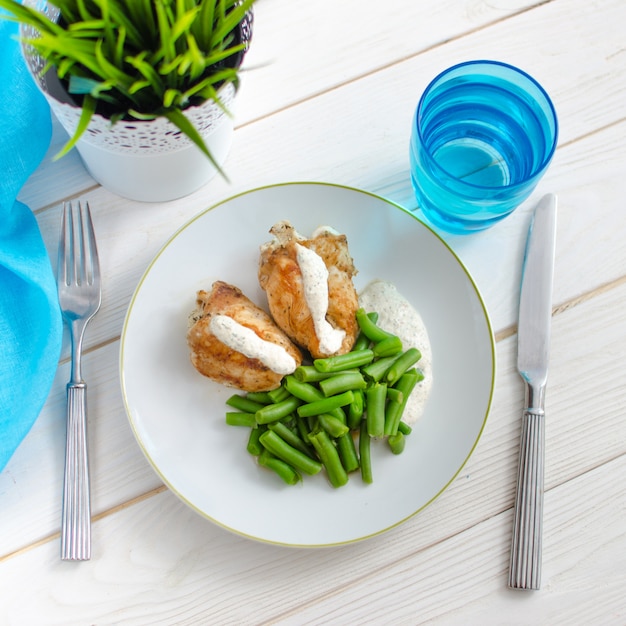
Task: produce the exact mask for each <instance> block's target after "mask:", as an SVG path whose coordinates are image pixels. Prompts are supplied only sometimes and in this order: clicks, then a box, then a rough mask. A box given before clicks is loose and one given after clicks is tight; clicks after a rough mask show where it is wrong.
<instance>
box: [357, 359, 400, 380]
mask: <svg viewBox="0 0 626 626" xmlns="http://www.w3.org/2000/svg"><path fill="white" fill-rule="evenodd" d="M397 358H398V356H397V355H396V356H385V357H382V358H378V359H376V360H375V361H372V362H371V363H370V364H369V365H366V366H365V367H362V368H361V373H362V374H363V375H364V376H367V378H371V379H372V380H375V381H376V382H378V381H379V380H381V379H382V378H384V376H385V375H386V374H387V372H388V371H389V368H390V367H391V366H392V365H393V364H394V362H395V361H396V359H397Z"/></svg>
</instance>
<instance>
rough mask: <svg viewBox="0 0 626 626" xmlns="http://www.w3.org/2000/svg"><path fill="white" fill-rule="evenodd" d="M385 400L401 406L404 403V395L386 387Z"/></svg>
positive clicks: (393, 388)
mask: <svg viewBox="0 0 626 626" xmlns="http://www.w3.org/2000/svg"><path fill="white" fill-rule="evenodd" d="M387 400H389V401H391V402H398V403H399V404H402V402H404V394H403V393H402V392H401V391H400V390H399V389H396V388H395V387H390V386H389V385H387Z"/></svg>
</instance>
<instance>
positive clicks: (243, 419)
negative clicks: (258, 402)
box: [226, 411, 256, 428]
mask: <svg viewBox="0 0 626 626" xmlns="http://www.w3.org/2000/svg"><path fill="white" fill-rule="evenodd" d="M226 423H227V424H228V425H229V426H247V427H248V428H254V427H255V426H256V420H255V419H254V413H239V412H236V411H229V412H227V413H226Z"/></svg>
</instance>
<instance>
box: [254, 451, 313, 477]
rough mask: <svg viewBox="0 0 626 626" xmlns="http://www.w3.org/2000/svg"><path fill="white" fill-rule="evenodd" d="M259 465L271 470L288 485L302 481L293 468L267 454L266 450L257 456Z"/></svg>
mask: <svg viewBox="0 0 626 626" xmlns="http://www.w3.org/2000/svg"><path fill="white" fill-rule="evenodd" d="M259 465H261V466H263V467H267V468H268V469H271V470H273V471H274V472H275V473H276V474H277V475H278V476H280V478H282V479H283V481H284V482H286V483H287V484H288V485H295V484H297V483H299V482H300V481H301V480H302V476H300V474H299V473H298V472H297V471H296V469H295V468H294V467H292V466H291V465H289V463H285V461H283V460H282V459H279V458H277V457H275V456H272V455H271V454H269V453H267V450H266V451H265V452H264V453H263V454H261V455H260V456H259Z"/></svg>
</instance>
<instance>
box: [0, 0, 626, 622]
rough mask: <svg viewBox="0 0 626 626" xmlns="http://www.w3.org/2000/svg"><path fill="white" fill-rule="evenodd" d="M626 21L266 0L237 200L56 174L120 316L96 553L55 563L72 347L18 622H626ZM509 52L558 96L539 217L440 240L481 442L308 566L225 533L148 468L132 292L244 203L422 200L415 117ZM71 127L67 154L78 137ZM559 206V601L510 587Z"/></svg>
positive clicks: (44, 175) (40, 472) (98, 443)
mask: <svg viewBox="0 0 626 626" xmlns="http://www.w3.org/2000/svg"><path fill="white" fill-rule="evenodd" d="M624 24H626V3H624V2H623V0H596V1H590V0H548V1H545V0H542V1H539V0H496V1H495V2H482V1H479V0H462V1H461V0H459V1H456V2H454V1H451V0H420V1H419V2H416V1H415V0H390V1H389V2H386V3H384V2H383V3H380V2H375V1H374V0H342V1H341V2H338V1H337V0H317V1H316V2H309V3H305V2H292V1H291V0H260V1H259V2H258V4H257V8H256V19H255V32H254V39H253V45H252V49H251V51H250V53H249V56H248V58H247V62H246V63H247V66H248V67H249V68H250V71H249V72H248V73H247V74H246V76H245V80H244V83H243V86H242V89H241V92H240V97H239V99H238V102H239V104H238V117H237V130H236V133H235V141H234V145H233V148H232V151H231V153H230V156H229V158H228V161H227V163H226V168H227V171H228V173H229V175H230V178H231V182H230V184H227V183H225V182H224V181H222V180H220V179H214V180H213V181H212V182H211V183H209V184H208V185H207V186H206V187H205V188H203V189H201V190H200V191H198V192H196V193H195V194H193V195H192V196H190V197H187V198H184V199H182V200H178V201H174V202H169V203H165V204H154V205H146V204H140V203H134V202H130V201H128V200H125V199H123V198H120V197H118V196H115V195H113V194H111V193H110V192H107V191H106V190H104V189H102V188H101V187H99V186H98V185H97V184H95V183H94V181H93V180H92V179H91V178H90V176H89V175H88V174H87V173H86V171H85V170H84V168H83V166H82V164H81V162H80V160H79V158H78V156H77V155H76V154H71V155H69V156H68V157H66V158H64V159H62V160H60V161H58V162H52V161H51V159H50V158H47V159H46V160H45V162H44V163H43V164H42V165H41V167H40V168H39V169H38V170H37V171H36V172H35V174H34V175H33V176H32V178H31V180H30V181H29V183H28V185H27V187H26V188H25V189H24V191H23V193H22V195H21V200H22V201H24V202H26V203H27V204H28V205H29V206H30V207H31V208H32V209H33V210H34V211H35V213H36V215H37V219H38V220H39V224H40V226H41V230H42V232H43V235H44V238H45V241H46V244H47V246H48V248H49V251H50V254H51V256H52V257H53V258H54V255H55V254H56V246H57V233H58V226H59V220H60V206H61V202H62V201H63V200H65V199H76V198H81V199H87V200H89V202H90V204H91V206H92V209H93V211H94V221H95V225H96V228H97V232H98V238H99V246H100V252H101V261H102V266H103V271H104V293H103V307H102V309H101V311H100V313H99V314H98V315H97V317H96V318H95V320H94V321H93V322H92V323H91V325H90V327H89V329H88V333H87V337H86V342H87V354H86V371H85V378H86V379H87V381H88V382H89V385H90V390H89V401H90V424H89V428H90V448H91V470H92V506H93V515H94V519H93V558H92V560H91V561H89V562H83V563H68V562H61V561H60V559H59V525H60V506H61V498H60V495H61V483H62V473H63V453H64V432H65V425H64V416H65V382H66V380H67V377H68V362H67V354H68V351H67V340H66V345H65V347H64V351H63V357H62V360H61V363H60V366H59V370H58V375H57V378H56V379H55V382H54V385H53V388H52V391H51V393H50V397H49V399H48V402H47V404H46V405H45V407H44V409H43V411H42V413H41V415H40V417H39V418H38V420H37V422H36V424H35V426H34V427H33V429H32V431H31V432H30V434H29V435H28V436H27V438H26V439H25V440H24V442H23V444H22V445H21V446H20V448H19V449H18V451H17V452H16V454H15V455H14V457H13V458H12V459H11V461H10V462H9V464H8V465H7V467H6V468H5V470H4V471H3V472H2V473H1V474H0V511H1V514H0V598H1V599H0V624H11V625H13V624H16V625H18V624H19V625H22V624H26V625H31V624H64V625H68V624H116V623H119V624H125V625H127V624H266V623H272V624H274V623H278V624H298V625H300V624H365V623H368V624H369V623H371V624H419V623H438V624H551V625H553V624H624V623H626V591H625V589H626V416H625V415H624V411H625V409H624V407H626V384H625V383H624V364H623V359H624V356H625V355H626V349H625V348H626V314H625V313H624V308H625V307H626V211H625V210H624V195H625V192H626V184H625V181H626V107H625V104H626V44H625V43H624V41H625V40H624V35H623V27H624ZM472 58H493V59H498V60H502V61H505V62H509V63H512V64H514V65H518V66H519V67H522V68H523V69H525V70H526V71H527V72H529V73H530V74H532V75H533V76H535V77H536V78H537V79H538V80H539V81H540V82H541V83H542V84H543V85H544V87H545V88H546V89H547V91H548V92H549V93H550V95H551V96H552V98H553V100H554V103H555V105H556V108H557V111H558V114H559V118H560V126H561V134H560V144H559V148H558V150H557V153H556V157H555V159H554V161H553V164H552V166H551V168H550V170H549V172H548V173H547V175H546V176H545V178H544V179H543V181H542V182H541V183H540V186H539V187H538V189H537V190H536V193H535V194H534V195H533V197H532V198H531V199H530V200H529V201H528V202H527V203H525V204H524V205H523V206H522V207H520V208H519V209H518V210H517V211H516V212H515V213H514V214H513V215H512V216H511V217H510V218H508V219H507V220H505V221H504V222H503V223H501V224H500V225H498V226H496V227H494V228H492V229H491V230H489V231H487V232H484V233H482V234H478V235H474V236H470V237H466V238H462V237H451V236H446V240H447V241H448V242H449V244H450V245H451V247H452V248H453V249H454V251H455V252H456V253H457V254H458V255H459V257H460V258H461V259H462V261H463V262H464V263H465V265H466V266H467V268H468V269H469V271H470V272H471V273H472V275H473V276H474V278H475V280H476V283H477V285H478V287H479V289H480V290H481V292H482V294H483V297H484V299H485V302H486V305H487V308H488V311H489V314H490V317H491V320H492V323H493V326H494V330H495V333H496V339H497V359H498V365H497V368H498V369H497V381H496V391H495V397H494V401H493V406H492V410H491V414H490V417H489V419H488V422H487V426H486V428H485V431H484V434H483V436H482V438H481V440H480V442H479V444H478V446H477V448H476V450H475V452H474V454H473V455H472V457H471V458H470V460H469V461H468V463H467V464H466V466H465V467H464V468H463V470H462V472H461V473H460V474H459V475H458V477H457V478H456V479H455V480H454V482H453V484H452V485H451V486H450V487H449V488H448V489H447V490H446V491H445V492H444V493H443V495H442V496H441V497H439V498H438V499H437V500H436V501H435V502H434V503H433V504H432V505H430V506H429V507H428V508H426V510H424V511H423V512H421V513H420V514H418V515H416V516H415V517H413V518H411V519H410V520H409V521H407V522H406V523H405V524H403V525H401V526H400V527H398V528H395V529H393V530H391V531H389V532H387V533H385V534H383V535H381V536H378V537H375V538H372V539H369V540H367V541H363V542H358V543H355V544H351V545H346V546H343V547H338V548H328V549H319V550H303V549H291V548H283V547H277V546H272V545H266V544H262V543H258V542H254V541H251V540H248V539H245V538H242V537H239V536H237V535H235V534H232V533H229V532H227V531H225V530H223V529H221V528H219V527H217V526H215V525H214V524H212V523H210V522H209V521H207V520H205V519H204V518H202V517H201V516H200V515H198V514H197V513H195V512H194V511H192V510H191V509H190V508H188V507H187V506H186V505H185V504H183V503H182V502H181V501H180V500H179V499H178V498H177V497H176V496H175V495H173V494H172V493H171V492H170V491H169V490H168V489H167V488H166V487H164V486H163V484H162V483H161V481H160V480H159V478H158V476H157V475H156V473H155V472H154V471H153V470H152V468H151V466H150V465H149V464H148V462H147V461H146V460H145V458H144V456H143V455H142V453H141V451H140V449H139V447H138V445H137V443H136V441H135V439H134V437H133V435H132V433H131V430H130V427H129V424H128V420H127V417H126V415H125V411H124V407H123V403H122V397H121V392H120V385H119V375H118V354H119V341H120V332H121V329H122V322H123V318H124V315H125V312H126V309H127V306H128V304H129V300H130V297H131V295H132V293H133V290H134V288H135V287H136V285H137V282H138V280H139V278H140V277H141V275H142V273H143V272H144V271H145V269H146V267H147V265H148V263H149V261H150V260H151V258H152V257H153V255H154V254H155V253H156V252H157V251H158V249H159V248H160V247H161V246H162V245H163V244H164V243H165V241H166V240H167V239H168V238H169V236H170V235H171V234H172V233H173V232H174V231H175V230H176V229H177V228H178V227H180V226H181V225H183V224H184V223H185V222H186V221H187V220H189V219H190V218H191V217H193V216H194V215H195V214H197V213H198V212H199V211H201V210H202V209H204V208H206V207H208V206H210V205H212V204H213V203H215V202H217V201H220V200H222V199H225V198H227V197H229V196H231V195H233V194H235V193H237V192H240V191H244V190H248V189H252V188H255V187H257V186H261V185H266V184H272V183H280V182H286V181H298V180H307V181H326V182H332V183H340V184H345V185H349V186H354V187H358V188H362V189H365V190H368V191H371V192H374V193H377V194H379V195H382V196H384V197H387V198H389V199H391V200H393V201H395V202H398V203H400V204H402V205H404V206H406V207H407V208H413V207H414V206H415V200H414V198H413V195H412V191H411V186H410V181H409V174H408V154H407V153H408V139H409V128H410V122H411V116H412V114H413V110H414V107H415V105H416V103H417V100H418V98H419V95H420V93H421V91H422V90H423V88H424V87H425V85H426V84H427V83H428V81H429V80H430V79H431V78H432V77H433V76H434V75H435V74H437V73H438V72H439V71H440V70H442V69H444V68H445V67H447V66H449V65H451V64H453V63H456V62H460V61H463V60H468V59H472ZM64 140H65V135H64V133H63V131H61V130H60V128H59V127H58V125H57V127H56V130H55V135H54V138H53V145H52V147H51V149H50V155H52V154H53V153H54V152H55V151H56V150H57V149H58V147H59V145H60V144H61V143H62V142H64ZM548 191H553V192H555V193H557V194H558V196H559V222H558V241H557V259H556V269H555V285H554V303H555V310H554V318H553V336H552V352H551V375H550V383H549V388H548V394H547V417H548V418H547V422H546V437H547V440H546V462H547V465H546V495H545V526H544V531H545V534H544V555H543V586H542V589H541V591H538V592H519V591H512V590H509V589H508V588H507V586H506V582H507V568H508V555H509V544H510V534H511V524H512V506H513V491H514V482H515V473H516V466H517V446H518V437H519V428H520V413H521V409H522V404H523V388H522V383H521V381H520V379H519V377H518V375H517V373H516V371H515V358H516V318H517V294H518V286H519V279H520V265H521V257H522V250H523V245H524V240H525V236H526V232H527V227H528V223H529V218H530V214H531V210H532V208H533V206H534V203H535V202H536V200H537V199H538V198H539V197H540V196H541V195H542V194H543V193H546V192H548Z"/></svg>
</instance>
